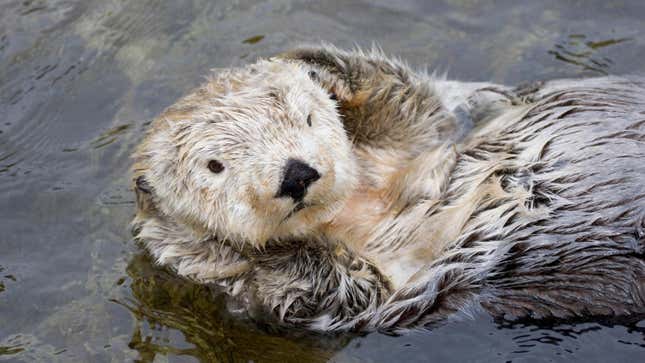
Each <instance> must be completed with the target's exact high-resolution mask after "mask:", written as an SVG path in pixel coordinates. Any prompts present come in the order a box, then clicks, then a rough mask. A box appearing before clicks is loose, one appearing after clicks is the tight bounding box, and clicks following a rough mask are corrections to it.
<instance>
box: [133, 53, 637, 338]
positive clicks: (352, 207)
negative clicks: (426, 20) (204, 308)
mask: <svg viewBox="0 0 645 363" xmlns="http://www.w3.org/2000/svg"><path fill="white" fill-rule="evenodd" d="M276 62H287V63H291V62H293V63H294V64H297V65H298V66H300V67H303V72H309V71H311V70H313V71H315V76H316V82H318V83H319V84H320V85H321V87H322V88H323V89H325V90H327V91H328V92H330V93H333V94H335V95H336V98H337V99H338V107H339V112H340V114H341V115H342V121H343V125H344V128H345V129H346V130H347V133H348V136H349V139H350V140H351V142H352V153H353V154H354V156H353V157H355V160H356V163H357V170H358V171H357V181H356V185H355V186H353V187H352V189H351V190H352V192H351V194H348V195H347V197H346V198H345V204H344V208H340V209H335V210H334V213H335V218H331V219H330V220H329V221H328V222H325V223H321V224H320V225H318V226H317V227H316V229H315V230H312V231H308V233H303V234H301V235H298V237H297V238H278V239H275V240H272V239H269V241H268V242H267V243H266V245H265V247H264V248H262V249H258V248H256V247H254V246H252V244H248V243H240V241H238V240H235V239H233V240H230V238H221V237H222V236H219V237H214V236H212V235H210V234H209V233H208V228H205V227H204V226H200V225H199V224H197V225H196V224H194V223H190V221H189V220H188V221H187V220H186V219H182V220H178V219H177V218H176V217H174V216H173V214H172V212H171V211H162V210H160V209H159V208H158V207H157V204H158V203H159V201H158V200H155V198H158V197H157V196H155V193H154V190H153V191H152V192H151V193H146V192H143V191H141V190H137V194H138V200H139V203H138V205H139V212H138V215H137V218H136V219H135V227H136V230H137V238H138V239H140V240H141V241H143V243H144V244H145V245H146V246H147V248H148V249H149V250H150V251H151V253H152V254H153V256H154V257H155V258H156V260H157V261H158V262H159V263H162V264H166V265H170V266H173V267H174V268H175V269H176V270H177V272H178V273H179V274H181V275H185V276H189V277H191V278H194V279H196V280H198V281H202V282H218V283H221V284H224V285H225V286H227V287H228V289H229V292H230V293H231V294H233V295H236V296H241V295H245V294H246V295H245V296H251V297H252V298H253V299H258V300H259V302H260V304H261V305H262V306H264V307H265V308H267V309H268V310H269V311H272V312H273V313H275V314H276V316H277V317H278V318H279V319H281V320H282V321H285V322H287V323H291V324H301V325H305V326H308V327H310V328H314V329H320V330H373V329H380V330H400V329H404V328H413V327H420V326H424V325H429V324H433V323H437V322H440V321H444V320H445V319H446V318H449V317H453V316H456V315H458V314H456V313H459V312H461V313H466V314H468V313H469V312H472V310H473V309H479V308H480V307H483V308H485V309H486V310H487V311H489V312H490V313H492V314H494V315H495V316H500V317H505V318H513V319H517V318H526V317H528V318H540V319H543V318H570V317H585V316H619V315H629V314H640V313H644V312H645V262H644V260H643V257H644V254H645V163H643V160H645V80H643V79H642V78H638V77H632V78H618V77H605V78H598V79H589V80H563V81H554V82H547V83H545V84H538V85H534V86H532V87H522V88H517V89H511V88H508V87H503V86H498V85H491V84H469V83H459V82H451V81H445V80H441V79H435V78H434V77H431V76H429V75H426V74H421V73H415V72H412V71H411V70H410V69H409V68H408V67H407V66H406V65H405V64H403V63H402V62H400V61H397V60H392V59H389V58H387V57H385V56H383V54H382V53H381V52H378V51H374V52H369V53H365V52H362V51H353V52H345V51H341V50H338V49H335V48H333V47H311V48H300V49H297V50H294V51H289V52H287V53H285V54H282V55H281V56H280V57H279V59H278V60H276ZM196 102H200V101H199V100H197V101H196ZM188 103H190V102H188ZM175 108H176V107H175ZM152 133H153V134H154V131H153V132H152ZM142 155H143V153H141V152H140V153H139V156H138V159H137V164H136V166H135V177H137V176H140V175H146V173H147V171H148V170H149V166H148V165H146V162H147V161H146V160H147V159H146V158H145V157H142ZM159 182H160V181H156V183H159ZM153 184H154V183H153ZM152 187H153V189H154V185H153V186H152ZM224 237H226V236H224Z"/></svg>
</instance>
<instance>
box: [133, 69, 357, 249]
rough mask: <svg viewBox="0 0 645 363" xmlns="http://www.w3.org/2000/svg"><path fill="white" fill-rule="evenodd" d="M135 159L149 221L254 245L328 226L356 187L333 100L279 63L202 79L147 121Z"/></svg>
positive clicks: (310, 76)
mask: <svg viewBox="0 0 645 363" xmlns="http://www.w3.org/2000/svg"><path fill="white" fill-rule="evenodd" d="M135 159H136V164H135V167H134V169H135V177H138V176H143V178H145V181H146V185H147V188H148V189H149V192H150V193H151V194H152V199H153V200H154V204H155V207H156V209H157V210H158V211H159V212H158V213H161V214H163V216H164V217H167V218H173V219H175V220H177V221H180V222H182V223H184V224H186V225H188V226H190V227H191V228H192V229H193V230H194V231H196V232H198V234H200V235H204V236H207V235H208V236H215V237H217V238H223V239H228V240H230V241H233V242H237V241H239V242H245V243H251V244H253V245H255V246H260V245H263V244H264V243H265V242H266V241H267V240H269V239H288V238H297V237H303V236H306V235H307V234H308V233H310V232H312V231H313V230H314V229H316V227H317V226H319V225H320V224H322V223H325V222H328V221H329V220H330V219H331V218H332V217H333V215H334V214H335V212H336V211H337V210H339V209H340V207H342V204H343V202H344V201H345V199H346V198H347V197H348V196H349V194H350V193H351V192H352V191H353V189H354V185H355V179H356V176H355V173H356V164H355V160H354V157H353V154H352V150H351V142H350V141H349V140H348V137H347V135H346V133H345V130H344V128H343V125H342V122H341V119H340V117H339V115H338V113H337V111H336V103H335V101H334V100H332V99H330V95H329V94H328V93H327V92H326V91H325V90H324V89H323V88H322V87H321V86H320V85H319V84H318V83H317V82H316V77H315V74H314V73H312V72H311V71H310V70H309V69H307V68H306V66H304V65H300V64H296V63H290V62H286V61H281V60H271V61H266V60H264V61H259V62H258V63H256V64H253V65H251V66H248V67H246V68H243V69H235V70H229V71H225V72H223V73H220V74H218V75H216V76H215V77H213V78H211V79H209V82H208V83H207V84H205V85H204V86H202V87H200V88H199V89H197V90H196V91H194V92H193V93H191V94H190V95H188V96H186V97H184V98H183V99H181V100H180V101H178V102H177V103H176V104H175V105H173V106H171V107H170V108H168V109H167V110H166V111H165V112H164V113H163V114H162V115H161V116H159V117H158V118H157V119H156V120H155V121H154V122H153V124H152V126H151V130H150V131H149V133H148V135H147V136H146V138H145V140H144V141H143V143H142V144H141V146H140V148H139V150H138V152H137V153H136V156H135Z"/></svg>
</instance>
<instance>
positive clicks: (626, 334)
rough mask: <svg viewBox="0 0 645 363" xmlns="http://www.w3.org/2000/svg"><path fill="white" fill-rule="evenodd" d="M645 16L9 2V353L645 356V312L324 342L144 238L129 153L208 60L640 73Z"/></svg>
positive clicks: (643, 7) (548, 8)
mask: <svg viewBox="0 0 645 363" xmlns="http://www.w3.org/2000/svg"><path fill="white" fill-rule="evenodd" d="M643 19H645V3H643V2H642V1H640V0H632V1H627V0H625V1H610V0H601V1H566V2H563V1H557V0H550V1H539V2H538V1H531V2H529V1H526V2H517V1H512V0H507V1H494V2H493V1H490V2H480V1H471V0H450V1H449V0H445V1H424V0H416V1H391V0H377V1H370V2H366V1H336V0H335V1H325V2H318V1H292V0H268V1H260V2H252V1H242V0H240V1H217V2H215V1H207V0H193V1H153V0H22V1H14V0H4V1H2V2H0V361H2V360H6V361H16V362H32V361H42V362H76V361H81V362H82V361H90V362H109V361H113V362H122V361H134V360H138V361H144V362H152V361H154V362H190V361H205V362H214V361H221V362H227V361H254V362H288V361H291V362H303V361H328V360H331V361H335V362H391V361H405V360H407V361H428V360H436V361H458V362H463V361H538V360H539V361H549V360H551V361H572V360H575V361H585V362H587V361H638V360H642V359H643V357H644V356H645V338H644V336H645V321H641V322H633V323H631V324H622V325H620V324H613V325H612V324H607V323H602V322H586V323H579V324H560V325H556V326H550V327H548V326H535V325H510V324H504V323H496V322H493V321H492V320H491V319H490V318H489V317H487V316H484V315H482V316H476V317H474V318H473V320H469V321H464V322H460V323H456V324H451V325H448V326H444V327H442V328H439V329H435V330H433V331H430V332H419V333H414V334H411V335H408V336H404V337H389V336H384V335H380V334H370V335H367V336H361V337H352V336H343V337H334V338H332V337H323V336H317V335H311V334H305V333H303V332H298V331H293V332H289V333H285V332H282V331H276V330H275V329H274V328H271V327H266V326H258V325H255V324H253V323H251V322H248V321H245V320H244V319H239V318H237V317H235V316H232V315H231V314H228V313H227V312H226V308H225V305H226V302H225V301H224V300H223V299H222V297H221V296H217V295H215V294H213V293H212V292H211V291H209V290H208V289H206V288H204V287H203V286H199V285H195V284H191V283H189V282H187V281H185V280H183V279H181V278H178V277H176V276H174V275H172V274H171V273H169V272H167V271H164V270H163V269H160V268H156V267H154V266H153V265H152V264H151V262H150V260H149V259H148V258H147V257H146V256H145V254H143V253H142V251H141V250H140V249H139V248H138V247H137V246H136V245H135V244H134V243H133V242H132V240H131V237H130V233H129V227H128V223H129V221H130V218H131V217H132V214H133V211H134V198H133V194H132V193H131V192H130V191H129V190H128V182H129V178H128V166H129V163H130V161H129V155H130V153H131V152H132V148H133V146H134V145H136V143H137V140H138V139H139V138H140V137H141V134H142V131H143V130H144V129H145V127H146V125H147V124H148V122H149V121H150V120H151V119H152V118H153V117H154V116H155V115H156V114H158V113H159V112H160V111H161V110H162V109H163V108H164V107H165V106H167V105H169V104H171V103H172V102H173V100H175V99H176V98H177V97H179V96H180V95H181V94H182V93H184V92H186V91H187V90H189V89H190V88H192V87H194V86H196V85H197V84H198V83H199V82H201V81H202V80H203V79H204V76H205V75H206V74H207V73H208V71H209V69H211V68H217V67H228V66H233V65H239V64H244V63H246V62H250V61H252V60H254V59H256V58H257V57H259V56H267V55H271V54H274V53H276V52H278V51H281V50H284V49H286V48H288V47H290V46H294V45H296V44H299V43H302V42H312V41H321V40H325V41H329V42H333V43H335V44H337V45H339V46H344V47H346V46H352V45H354V44H359V45H363V46H369V45H371V44H372V42H377V43H378V44H380V45H381V46H382V47H383V48H384V49H385V50H386V51H387V52H389V53H393V54H397V55H400V56H402V57H403V58H405V59H407V60H409V61H410V63H411V64H413V65H415V66H419V67H422V66H426V65H427V66H429V68H430V69H432V70H437V71H439V72H440V73H447V74H448V75H449V76H450V77H451V78H456V79H461V80H468V81H479V80H493V81H495V82H505V83H518V82H525V81H531V80H536V79H550V78H558V77H581V76H594V75H603V74H610V73H611V74H625V73H634V72H643V71H645V63H643V59H645V39H643V34H645V22H643ZM639 358H640V359H639Z"/></svg>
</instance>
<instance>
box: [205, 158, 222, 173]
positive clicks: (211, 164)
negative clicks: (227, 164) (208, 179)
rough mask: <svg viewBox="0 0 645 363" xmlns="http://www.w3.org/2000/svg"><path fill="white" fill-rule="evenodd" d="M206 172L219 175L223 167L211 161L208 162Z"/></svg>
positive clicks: (217, 162)
mask: <svg viewBox="0 0 645 363" xmlns="http://www.w3.org/2000/svg"><path fill="white" fill-rule="evenodd" d="M208 170H210V171H212V172H213V173H215V174H219V173H221V172H222V171H224V165H223V164H222V163H220V162H219V161H217V160H211V161H209V162H208Z"/></svg>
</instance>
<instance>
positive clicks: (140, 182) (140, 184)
mask: <svg viewBox="0 0 645 363" xmlns="http://www.w3.org/2000/svg"><path fill="white" fill-rule="evenodd" d="M134 184H135V188H136V191H137V192H142V193H145V194H152V187H151V186H150V184H148V181H147V180H146V178H145V177H144V176H143V175H140V176H139V177H138V178H137V179H135V181H134Z"/></svg>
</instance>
